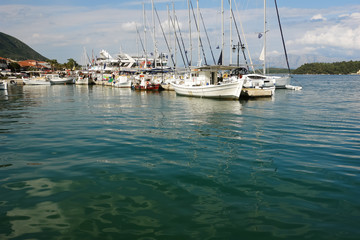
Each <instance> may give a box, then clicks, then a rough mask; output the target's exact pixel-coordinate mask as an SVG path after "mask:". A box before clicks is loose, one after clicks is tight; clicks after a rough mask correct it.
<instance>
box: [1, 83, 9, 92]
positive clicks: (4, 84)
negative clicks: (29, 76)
mask: <svg viewBox="0 0 360 240" xmlns="http://www.w3.org/2000/svg"><path fill="white" fill-rule="evenodd" d="M7 87H8V83H7V82H6V81H0V90H7Z"/></svg>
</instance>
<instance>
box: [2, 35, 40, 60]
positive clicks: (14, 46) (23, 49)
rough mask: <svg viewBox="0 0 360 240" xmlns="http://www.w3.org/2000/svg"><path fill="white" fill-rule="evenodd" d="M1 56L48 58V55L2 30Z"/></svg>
mask: <svg viewBox="0 0 360 240" xmlns="http://www.w3.org/2000/svg"><path fill="white" fill-rule="evenodd" d="M0 57H3V58H10V59H13V60H27V59H32V60H38V61H46V60H47V58H46V57H44V56H42V55H41V54H39V53H38V52H36V51H35V50H33V49H32V48H31V47H29V46H28V45H26V44H25V43H23V42H22V41H20V40H19V39H16V38H14V37H12V36H10V35H7V34H5V33H2V32H0Z"/></svg>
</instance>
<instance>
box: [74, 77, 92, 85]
mask: <svg viewBox="0 0 360 240" xmlns="http://www.w3.org/2000/svg"><path fill="white" fill-rule="evenodd" d="M75 84H76V85H92V84H95V81H94V79H92V78H91V77H84V76H79V77H78V78H77V79H76V81H75Z"/></svg>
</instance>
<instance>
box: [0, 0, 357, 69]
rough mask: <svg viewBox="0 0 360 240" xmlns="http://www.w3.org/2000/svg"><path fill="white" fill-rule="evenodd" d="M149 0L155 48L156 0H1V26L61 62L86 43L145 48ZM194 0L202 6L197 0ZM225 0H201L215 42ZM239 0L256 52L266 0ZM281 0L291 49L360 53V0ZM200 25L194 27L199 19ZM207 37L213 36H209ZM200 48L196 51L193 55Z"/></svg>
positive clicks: (271, 24)
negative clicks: (153, 16) (142, 44)
mask: <svg viewBox="0 0 360 240" xmlns="http://www.w3.org/2000/svg"><path fill="white" fill-rule="evenodd" d="M144 2H145V6H146V9H147V10H146V16H147V25H148V26H147V29H148V34H147V48H148V51H149V52H150V51H153V50H152V49H153V48H154V47H153V46H154V38H153V36H151V34H150V28H151V26H150V25H151V23H152V12H151V1H150V0H146V1H142V0H135V1H125V0H107V1H98V0H96V1H95V0H63V1H52V0H46V1H45V0H32V1H29V0H11V1H5V0H0V21H1V24H0V32H4V33H6V34H9V35H12V36H14V37H16V38H18V39H20V40H22V41H23V42H25V43H27V44H28V45H29V46H30V47H32V48H33V49H35V50H36V51H38V52H40V53H41V54H42V55H44V56H46V57H47V58H50V59H57V60H58V61H59V62H61V63H62V62H66V61H67V59H69V58H74V59H75V60H77V61H78V62H80V59H81V55H82V53H83V49H84V47H85V48H86V49H87V51H88V52H89V54H90V55H91V52H92V51H94V54H95V55H98V53H99V51H100V50H101V49H105V50H107V51H108V52H109V53H110V54H112V55H115V54H116V53H119V52H120V51H122V52H126V53H130V54H137V53H138V52H139V48H140V47H139V45H140V44H139V36H138V35H137V33H136V26H137V27H138V29H139V30H140V32H141V38H144V36H143V29H144V26H143V22H144V21H143V13H142V4H143V3H144ZM192 2H193V5H194V6H196V0H192ZM224 2H225V8H226V10H225V14H226V16H225V22H226V23H225V24H226V25H225V32H226V36H227V39H226V40H225V41H226V44H225V45H226V46H225V48H226V49H228V51H225V54H227V57H229V55H230V39H229V35H230V34H229V28H230V27H229V25H230V24H229V21H230V17H229V15H228V9H229V4H228V0H225V1H224ZM171 3H172V2H171V1H163V0H157V1H155V4H156V8H157V10H158V12H159V15H160V18H161V24H162V26H163V27H164V29H165V31H168V29H169V27H168V21H167V19H168V16H167V6H169V5H170V8H171V7H172V6H171ZM220 3H221V1H220V0H200V1H199V4H200V7H201V12H202V14H203V16H204V19H205V23H206V28H207V31H208V34H209V37H210V41H211V45H212V48H213V49H216V46H218V45H219V44H220V43H221V37H220V36H221V24H220V23H221V14H220ZM235 3H236V6H235ZM235 3H233V6H234V10H235V17H236V18H237V20H238V22H240V21H239V20H240V19H241V23H242V25H243V29H244V33H245V36H246V40H247V43H248V49H249V50H250V51H249V52H250V53H251V55H252V57H253V58H254V59H256V58H257V56H258V55H259V54H260V52H261V49H262V44H263V43H262V40H261V39H258V37H257V36H258V33H259V32H262V31H263V15H262V14H263V0H236V1H235ZM267 3H268V4H267V5H268V11H267V12H268V13H267V14H268V19H267V21H268V29H269V32H268V38H267V39H268V44H267V45H268V48H267V49H268V56H269V57H271V56H277V55H280V54H282V45H281V40H280V34H279V30H278V25H277V22H276V16H275V10H274V1H273V0H267ZM277 3H278V6H279V8H280V9H279V10H280V15H281V20H282V23H283V30H284V34H285V40H286V44H287V47H288V52H289V53H290V54H292V55H297V56H307V55H315V56H321V57H323V59H325V60H326V59H329V60H331V59H338V60H350V59H352V60H359V59H360V25H359V23H360V1H359V0H341V1H340V0H336V1H335V0H311V1H310V0H301V1H300V0H277ZM174 5H175V9H176V15H177V17H178V19H179V22H180V26H181V29H182V34H183V37H184V41H185V43H186V44H187V45H189V44H188V43H189V30H188V18H187V14H188V12H187V9H186V8H187V0H176V1H174ZM156 25H157V29H156V37H155V40H156V45H157V47H158V50H159V51H161V52H166V51H167V48H166V45H165V41H164V38H163V37H162V33H161V31H160V28H159V23H158V22H157V20H156ZM192 28H193V31H194V28H195V27H194V26H192ZM202 32H203V31H202ZM202 34H203V33H202ZM232 34H233V36H234V40H233V43H237V41H238V40H237V39H236V38H235V36H236V32H235V27H234V26H233V33H232ZM192 35H193V45H194V46H196V44H197V42H196V39H195V38H194V35H195V33H193V34H192ZM142 40H143V39H142ZM169 41H170V40H169ZM172 41H173V40H172ZM203 41H204V42H205V39H203ZM206 44H207V43H204V45H206ZM206 51H208V50H206ZM215 51H216V50H215ZM178 55H180V54H178ZM196 55H197V53H196V51H195V53H193V56H194V57H196ZM215 55H216V56H217V55H218V52H215ZM208 58H210V56H209V57H208ZM233 58H234V56H233ZM234 61H236V60H233V62H234Z"/></svg>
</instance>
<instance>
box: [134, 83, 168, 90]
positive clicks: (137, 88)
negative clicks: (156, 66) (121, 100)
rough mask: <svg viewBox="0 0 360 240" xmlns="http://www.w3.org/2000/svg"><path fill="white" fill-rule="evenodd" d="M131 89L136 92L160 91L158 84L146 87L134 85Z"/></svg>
mask: <svg viewBox="0 0 360 240" xmlns="http://www.w3.org/2000/svg"><path fill="white" fill-rule="evenodd" d="M133 88H134V89H135V90H138V91H160V90H161V89H162V88H161V85H160V84H154V85H146V86H142V85H135V86H133Z"/></svg>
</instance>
